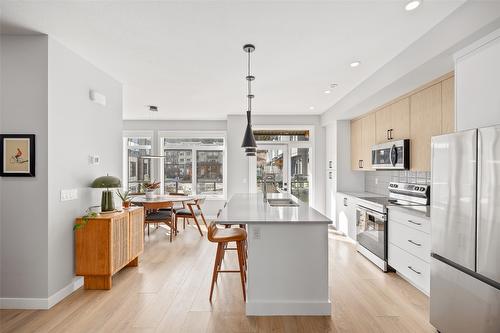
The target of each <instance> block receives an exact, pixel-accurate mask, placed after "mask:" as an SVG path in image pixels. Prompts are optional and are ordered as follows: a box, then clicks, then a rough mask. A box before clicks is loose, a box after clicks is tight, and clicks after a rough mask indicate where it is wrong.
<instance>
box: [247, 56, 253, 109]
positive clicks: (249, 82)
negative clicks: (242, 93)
mask: <svg viewBox="0 0 500 333" xmlns="http://www.w3.org/2000/svg"><path fill="white" fill-rule="evenodd" d="M247 53H248V76H247V81H248V95H247V98H248V111H252V98H251V97H250V95H251V93H252V80H250V79H249V77H250V50H248V51H247Z"/></svg>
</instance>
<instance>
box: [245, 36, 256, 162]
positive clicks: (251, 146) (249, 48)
mask: <svg viewBox="0 0 500 333" xmlns="http://www.w3.org/2000/svg"><path fill="white" fill-rule="evenodd" d="M243 51H245V52H246V53H247V54H248V75H247V77H246V79H247V81H248V94H247V99H248V110H247V128H246V130H245V136H244V137H243V143H242V144H241V147H242V148H245V153H246V155H247V156H255V151H256V149H255V148H257V142H255V137H254V136H253V131H252V99H253V98H254V95H252V81H253V80H255V76H253V75H251V74H250V53H252V52H253V51H255V46H253V45H252V44H245V45H244V46H243Z"/></svg>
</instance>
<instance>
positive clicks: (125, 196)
mask: <svg viewBox="0 0 500 333" xmlns="http://www.w3.org/2000/svg"><path fill="white" fill-rule="evenodd" d="M116 195H118V197H119V198H120V200H121V201H122V207H123V208H124V209H127V208H129V207H130V202H131V201H132V197H131V196H130V191H125V192H122V191H120V190H117V191H116Z"/></svg>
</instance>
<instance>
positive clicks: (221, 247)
mask: <svg viewBox="0 0 500 333" xmlns="http://www.w3.org/2000/svg"><path fill="white" fill-rule="evenodd" d="M227 244H228V242H217V252H216V254H215V262H214V270H213V273H212V285H211V287H210V297H209V300H210V303H211V302H212V295H213V292H214V286H215V283H216V282H217V278H218V276H219V273H240V279H241V288H242V290H243V300H244V301H246V299H247V296H246V288H245V285H246V279H247V278H246V253H245V252H246V250H245V241H236V250H237V254H238V266H239V270H222V269H221V268H222V259H223V258H224V252H225V250H226V247H227Z"/></svg>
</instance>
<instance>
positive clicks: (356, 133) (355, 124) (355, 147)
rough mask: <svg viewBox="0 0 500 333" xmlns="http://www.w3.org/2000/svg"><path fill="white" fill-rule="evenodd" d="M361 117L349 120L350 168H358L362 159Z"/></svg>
mask: <svg viewBox="0 0 500 333" xmlns="http://www.w3.org/2000/svg"><path fill="white" fill-rule="evenodd" d="M362 132H363V129H362V127H361V119H356V120H352V121H351V169H353V170H360V169H361V160H362V158H363V157H362V154H363V153H362V147H361V133H362Z"/></svg>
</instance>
